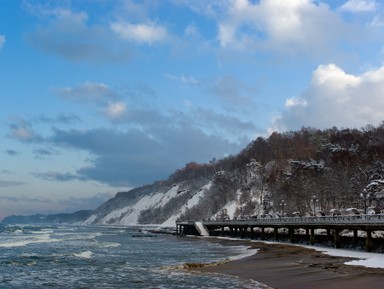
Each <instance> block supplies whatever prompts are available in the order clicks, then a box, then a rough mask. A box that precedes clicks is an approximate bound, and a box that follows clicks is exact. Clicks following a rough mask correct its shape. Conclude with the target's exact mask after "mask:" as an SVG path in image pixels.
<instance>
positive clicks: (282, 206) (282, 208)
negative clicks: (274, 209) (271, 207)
mask: <svg viewBox="0 0 384 289" xmlns="http://www.w3.org/2000/svg"><path fill="white" fill-rule="evenodd" d="M286 205H287V203H286V202H285V201H284V200H281V202H280V207H281V211H282V213H283V217H284V208H285V206H286Z"/></svg>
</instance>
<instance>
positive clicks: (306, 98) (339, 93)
mask: <svg viewBox="0 0 384 289" xmlns="http://www.w3.org/2000/svg"><path fill="white" fill-rule="evenodd" d="M383 93H384V66H383V67H380V68H378V69H375V70H370V71H366V72H365V73H362V74H361V75H352V74H348V73H346V72H345V71H343V70H342V69H341V68H340V67H338V66H336V65H334V64H328V65H320V66H319V67H318V68H317V69H316V70H315V71H314V72H313V74H312V80H311V82H310V84H309V87H308V88H307V90H306V91H305V92H304V93H302V94H301V95H300V96H299V97H297V98H294V100H292V99H289V100H287V102H286V110H285V111H284V113H283V114H282V115H281V116H279V117H277V118H276V119H275V121H274V123H273V127H272V130H279V131H284V130H290V129H299V128H300V127H302V126H311V127H316V128H321V129H324V128H329V127H333V126H337V127H348V128H352V127H354V128H360V127H363V126H365V125H367V124H372V125H378V124H380V123H381V122H382V121H383V119H384V117H383V111H384V98H383ZM303 104H305V105H303Z"/></svg>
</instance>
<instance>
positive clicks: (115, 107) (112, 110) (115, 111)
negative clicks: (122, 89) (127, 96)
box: [105, 102, 127, 119]
mask: <svg viewBox="0 0 384 289" xmlns="http://www.w3.org/2000/svg"><path fill="white" fill-rule="evenodd" d="M126 111H127V106H126V105H125V103H124V102H114V103H109V104H108V106H107V109H106V111H105V112H106V115H107V117H108V118H110V119H118V118H120V117H122V116H123V115H124V114H125V113H126Z"/></svg>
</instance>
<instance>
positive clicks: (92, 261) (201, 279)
mask: <svg viewBox="0 0 384 289" xmlns="http://www.w3.org/2000/svg"><path fill="white" fill-rule="evenodd" d="M246 254H247V250H246V247H244V246H224V245H221V244H218V243H216V242H210V241H209V240H204V239H203V238H199V239H195V238H177V237H176V236H173V235H166V234H156V233H149V232H146V231H145V228H144V229H143V228H137V227H132V228H129V227H90V226H85V227H84V226H40V225H39V226H32V225H18V226H16V225H1V224H0V288H23V289H29V288H31V289H33V288H36V289H37V288H39V289H40V288H83V289H85V288H103V289H107V288H133V289H136V288H151V289H155V288H158V289H161V288H199V289H201V288H225V289H227V288H256V289H258V288H265V286H263V285H262V284H260V283H258V282H257V281H253V280H244V279H240V278H237V277H233V276H227V275H223V274H208V273H207V274H205V273H197V272H191V271H187V270H179V269H178V267H180V265H183V264H186V263H212V262H220V261H224V260H227V259H231V258H232V259H235V258H241V257H242V256H245V255H246Z"/></svg>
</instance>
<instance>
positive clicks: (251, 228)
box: [249, 226, 255, 240]
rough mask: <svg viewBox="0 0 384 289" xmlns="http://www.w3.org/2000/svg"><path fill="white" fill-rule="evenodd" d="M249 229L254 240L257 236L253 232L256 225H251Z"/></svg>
mask: <svg viewBox="0 0 384 289" xmlns="http://www.w3.org/2000/svg"><path fill="white" fill-rule="evenodd" d="M249 229H250V232H249V234H250V238H251V240H252V239H254V238H255V236H254V234H253V229H254V227H253V226H250V227H249Z"/></svg>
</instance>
